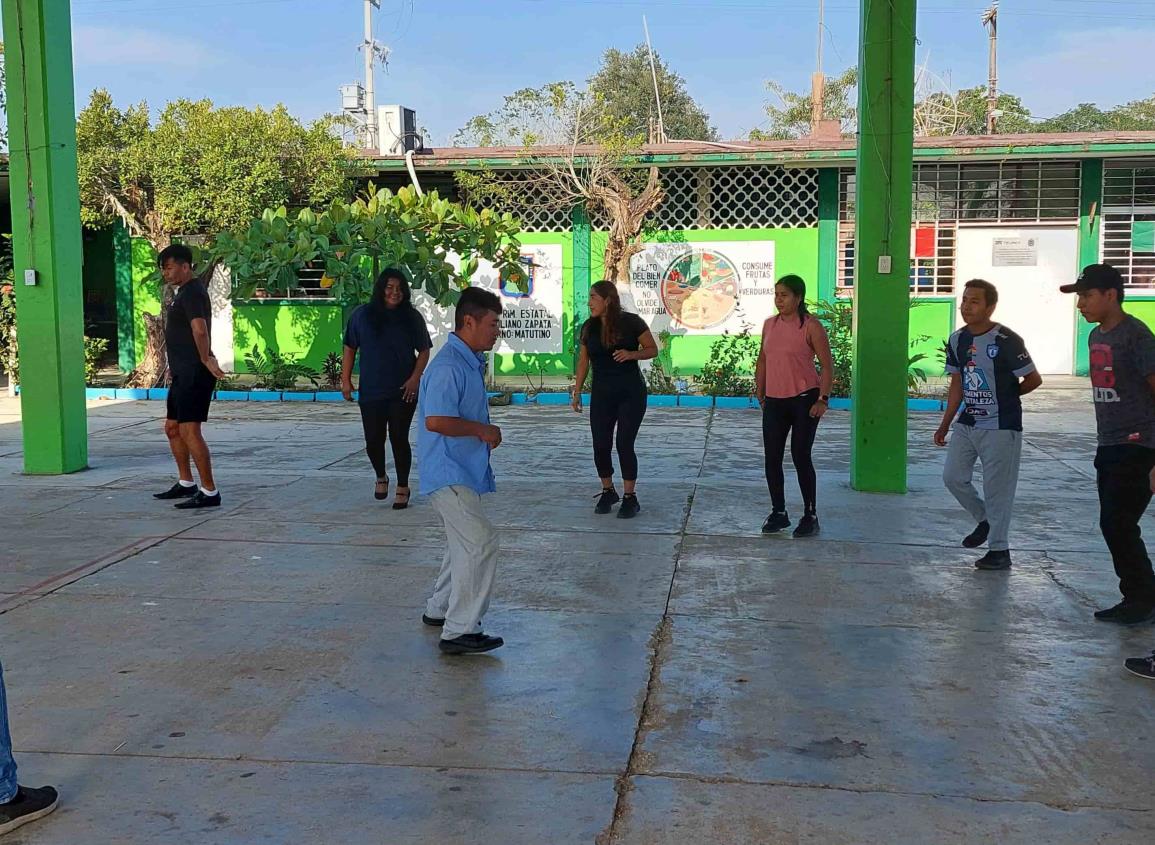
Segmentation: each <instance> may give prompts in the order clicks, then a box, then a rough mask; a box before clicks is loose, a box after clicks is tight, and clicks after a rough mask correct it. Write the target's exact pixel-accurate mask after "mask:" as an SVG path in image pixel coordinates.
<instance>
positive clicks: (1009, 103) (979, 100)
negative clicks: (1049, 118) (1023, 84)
mask: <svg viewBox="0 0 1155 845" xmlns="http://www.w3.org/2000/svg"><path fill="white" fill-rule="evenodd" d="M954 102H955V108H957V109H958V113H959V124H958V127H957V129H956V130H955V132H954V133H953V134H955V135H985V134H987V88H986V86H985V85H976V86H975V87H973V88H963V89H961V90H960V91H959V92H958V93H957V94H955V95H954ZM995 107H996V108H997V109H998V112H999V113H998V115H997V116H996V118H995V133H996V134H998V135H1014V134H1019V133H1022V132H1033V131H1035V124H1034V121H1033V120H1032V119H1031V112H1030V109H1028V108H1027V107H1026V106H1025V105H1024V104H1023V101H1022V99H1021V98H1019V97H1018V96H1016V95H1014V94H999V95H998V98H997V99H996V100H995Z"/></svg>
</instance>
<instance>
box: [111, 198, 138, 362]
mask: <svg viewBox="0 0 1155 845" xmlns="http://www.w3.org/2000/svg"><path fill="white" fill-rule="evenodd" d="M112 255H113V267H114V270H115V273H116V349H117V358H118V361H117V365H118V366H119V367H120V371H121V372H122V373H131V372H132V371H133V370H135V369H136V323H135V318H134V316H133V311H132V300H133V296H132V235H130V234H129V232H128V228H127V227H126V226H125V225H124V224H123V223H121V222H120V221H119V220H117V221H116V223H115V224H113V227H112Z"/></svg>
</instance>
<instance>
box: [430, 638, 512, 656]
mask: <svg viewBox="0 0 1155 845" xmlns="http://www.w3.org/2000/svg"><path fill="white" fill-rule="evenodd" d="M503 645H505V640H503V639H502V638H501V637H491V636H489V635H488V634H462V635H461V636H460V637H456V638H455V639H452V640H441V641H440V642H439V643H438V644H437V647H438V648H440V649H441V650H442V652H444V653H445V654H481V653H483V652H486V651H493V650H494V649H495V648H501V647H502V646H503Z"/></svg>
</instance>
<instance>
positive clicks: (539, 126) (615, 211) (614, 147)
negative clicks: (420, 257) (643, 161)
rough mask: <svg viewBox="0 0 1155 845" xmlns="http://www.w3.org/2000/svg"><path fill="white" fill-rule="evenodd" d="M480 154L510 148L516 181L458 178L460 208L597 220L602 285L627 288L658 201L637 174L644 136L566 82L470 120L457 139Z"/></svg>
mask: <svg viewBox="0 0 1155 845" xmlns="http://www.w3.org/2000/svg"><path fill="white" fill-rule="evenodd" d="M466 138H468V139H471V140H472V141H474V142H477V143H480V144H481V145H483V146H502V145H504V146H517V147H520V148H521V150H522V153H521V161H520V163H521V164H522V165H523V166H524V167H523V169H522V170H520V171H519V172H517V173H512V174H511V173H509V172H505V171H493V170H490V171H483V172H480V173H472V174H467V173H458V174H457V175H456V180H457V186H458V189H459V190H460V191H461V193H462V195H463V196H464V197H465V198H466V201H467V202H470V203H471V204H474V205H496V206H498V207H503V208H516V207H518V206H520V205H524V204H525V203H526V202H535V203H539V204H541V203H544V204H545V205H547V206H549V207H553V208H562V209H565V210H567V211H568V210H569V209H571V208H574V207H575V206H577V207H583V208H585V209H586V210H587V212H589V213H591V214H598V213H604V214H605V216H606V217H607V219H608V220H609V230H610V231H609V239H608V241H607V245H606V251H605V256H604V266H605V272H606V277H607V278H609V279H612V280H613V281H616V282H620V283H628V282H629V278H630V273H629V262H630V258H631V257H632V256H633V255H636V254H637V253H638V252H640V251H641V250H642V243H641V232H642V226H643V224H644V221H645V219H646V217H647V216H648V215H649V214H651V213H652V212H653V211H654V210H655V209H657V208H658V206H660V205H661V203H662V201H663V200H664V199H665V190H664V188H663V187H662V182H661V178H660V177H659V174H658V169H657V168H656V167H648V168H640V167H639V166H638V156H639V154H640V153H641V151H642V148H643V146H644V145H645V142H646V134H645V133H644V132H642V131H639V130H637V129H636V128H635V127H634V126H633V123H632V120H631V118H628V117H620V116H618V115H617V114H616V113H615V111H614V109H613V108H611V107H610V105H609V103H608V101H607V100H606V98H605V97H604V96H602V95H601V94H598V93H596V92H594V91H579V90H578V89H577V88H576V86H574V85H573V84H572V83H569V82H556V83H552V84H550V85H546V86H543V87H542V88H536V89H530V88H527V89H522V90H521V91H516V92H514V93H513V94H511V95H510V96H508V97H506V98H505V101H504V102H503V104H502V106H501V107H500V108H498V109H497V110H495V111H493V112H491V113H489V114H487V115H480V116H478V117H475V118H473V119H472V120H471V121H469V123H467V124H466V126H465V127H464V128H463V129H462V131H461V132H459V133H458V141H462V140H464V139H466Z"/></svg>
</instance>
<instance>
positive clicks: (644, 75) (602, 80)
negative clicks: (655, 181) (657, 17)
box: [589, 44, 718, 141]
mask: <svg viewBox="0 0 1155 845" xmlns="http://www.w3.org/2000/svg"><path fill="white" fill-rule="evenodd" d="M655 76H657V80H658V93H659V94H660V95H661V101H662V115H661V116H662V127H663V129H664V130H665V136H666V138H668V139H676V140H682V141H716V140H718V131H717V130H716V129H714V127H712V126H711V125H710V116H709V115H708V114H706V111H705V110H704V109H703V108H702V107H701V106H700V105H698V103H697V102H695V101H694V98H693V97H691V96H690V93H689V91H687V90H686V80H684V79H683V78H682V77H681V76H679V75H678V74H676V73H674V72H673V71H672V70H670V67H669V65H668V64H666V62H665V61H663V59H662V57H661V56H659V55H658V54H657V53H655V54H654V66H653V69H652V70H651V67H650V52H649V49H648V48H647V47H646V45H645V44H639V45H638V46H637V47H635V48H634V49H633V51H632V52H624V51H622V50H617V49H613V48H611V49H609V50H606V52H605V53H604V54H603V55H602V63H601V67H599V68H598V71H597V73H595V74H594V75H593V76H592V77H591V78H590V80H589V89H590V91H591V93H593V95H594V96H597V97H600V98H601V99H602V101H603V102H604V103H605V108H606V111H607V113H608V114H609V115H610V116H611V117H612V118H614V119H616V120H621V121H622V122H623V125H624V126H625V127H626V128H627V129H629V131H631V132H637V133H641V134H643V135H645V136H647V137H649V134H650V128H651V127H654V126H656V125H657V121H658V110H657V102H656V100H655V97H654V77H655Z"/></svg>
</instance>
